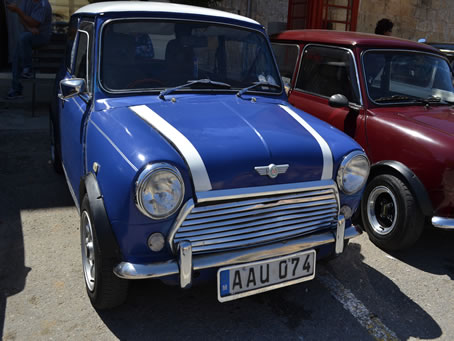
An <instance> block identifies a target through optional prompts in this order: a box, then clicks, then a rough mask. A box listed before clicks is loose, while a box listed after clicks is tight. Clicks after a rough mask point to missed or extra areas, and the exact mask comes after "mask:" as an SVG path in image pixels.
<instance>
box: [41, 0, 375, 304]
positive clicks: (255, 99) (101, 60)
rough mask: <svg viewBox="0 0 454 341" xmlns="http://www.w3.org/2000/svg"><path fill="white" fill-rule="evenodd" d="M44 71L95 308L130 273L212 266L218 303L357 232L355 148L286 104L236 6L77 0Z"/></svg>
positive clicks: (303, 267) (301, 268)
mask: <svg viewBox="0 0 454 341" xmlns="http://www.w3.org/2000/svg"><path fill="white" fill-rule="evenodd" d="M56 84H58V87H56V89H57V90H56V91H55V102H54V105H53V110H52V112H51V116H50V117H51V121H50V123H51V125H50V128H51V129H50V131H51V142H52V143H51V152H52V157H53V161H54V166H55V168H56V169H57V170H60V169H61V170H62V171H63V172H64V174H65V176H66V180H67V183H68V187H69V189H70V192H71V194H72V196H73V198H74V202H75V204H76V206H77V208H78V209H79V212H80V221H81V225H80V233H81V244H82V245H81V250H82V263H83V273H84V277H85V283H86V288H87V292H88V295H89V297H90V300H91V302H92V304H93V306H94V307H96V308H98V309H105V308H110V307H113V306H116V305H119V304H121V303H122V302H123V301H124V300H125V298H126V296H127V291H128V283H129V280H132V279H145V278H160V279H163V280H165V282H166V283H172V282H175V283H178V284H179V285H180V286H181V288H188V287H190V286H191V285H192V284H193V283H194V282H197V281H201V280H207V279H209V278H213V279H216V281H217V282H216V283H217V284H216V285H217V289H216V290H217V296H218V299H219V301H221V302H224V301H229V300H233V299H237V298H241V297H245V296H248V295H252V294H255V293H260V292H264V291H267V290H271V289H275V288H278V287H283V286H286V285H291V284H295V283H299V282H302V281H305V280H310V279H312V278H314V276H315V265H316V260H317V259H320V258H323V257H329V256H335V255H337V254H340V253H342V252H343V249H344V245H345V244H346V241H348V239H350V238H352V237H354V236H356V235H358V234H359V233H360V232H359V229H357V228H356V227H355V226H354V225H353V224H352V222H351V217H352V215H353V213H354V212H355V210H356V208H357V206H358V203H359V200H360V196H361V193H362V191H363V186H364V184H365V181H366V179H367V176H368V173H369V161H368V159H367V157H366V156H365V154H364V152H363V150H362V148H361V147H360V146H359V145H358V144H357V143H356V142H355V141H353V140H352V139H350V138H349V137H347V136H346V135H344V134H343V133H341V132H340V131H339V130H337V129H335V128H333V127H332V126H330V125H328V124H326V123H324V122H321V121H319V120H318V119H316V118H314V117H313V116H311V115H308V114H306V113H304V112H303V111H301V110H298V109H296V108H294V107H292V106H291V105H289V103H288V102H287V97H286V94H285V91H284V88H283V85H282V82H281V78H280V75H279V72H278V69H277V66H276V62H275V60H274V56H273V54H272V52H271V48H270V43H269V40H268V38H267V35H266V32H265V30H264V28H263V27H262V26H261V25H260V24H258V23H257V22H255V21H253V20H251V19H249V18H245V17H242V16H239V15H234V14H230V13H225V12H221V11H217V10H212V9H206V8H198V7H192V6H184V5H176V4H169V3H156V2H129V1H128V2H110V3H109V2H101V3H95V4H91V5H88V6H85V7H83V8H81V9H79V10H78V11H77V12H76V13H75V14H74V15H73V16H72V18H71V22H70V27H69V31H68V45H67V53H66V61H65V64H64V66H63V67H62V70H61V72H60V75H59V76H58V77H57V83H56ZM213 289H214V288H213ZM213 291H214V290H213Z"/></svg>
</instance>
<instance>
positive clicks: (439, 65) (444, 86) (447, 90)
mask: <svg viewBox="0 0 454 341" xmlns="http://www.w3.org/2000/svg"><path fill="white" fill-rule="evenodd" d="M363 64H364V71H365V76H366V84H367V92H368V95H369V98H370V99H371V100H372V101H374V102H375V103H377V104H380V105H389V104H396V103H399V104H406V103H410V104H414V103H423V104H428V103H431V104H432V103H439V104H446V103H452V102H454V88H453V83H452V81H453V80H452V75H451V69H450V68H449V65H448V63H447V62H446V60H444V59H443V58H441V57H437V56H435V55H431V54H427V53H419V52H411V51H408V52H406V51H376V50H373V51H368V52H366V53H365V54H364V56H363Z"/></svg>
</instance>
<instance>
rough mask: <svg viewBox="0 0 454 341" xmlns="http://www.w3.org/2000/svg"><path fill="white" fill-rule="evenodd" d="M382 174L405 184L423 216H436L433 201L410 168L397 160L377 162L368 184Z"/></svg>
mask: <svg viewBox="0 0 454 341" xmlns="http://www.w3.org/2000/svg"><path fill="white" fill-rule="evenodd" d="M380 174H389V175H393V176H395V177H396V178H398V179H400V180H401V181H402V182H404V183H405V185H406V186H407V187H408V189H409V190H410V191H411V193H412V194H413V197H414V198H415V199H416V202H417V204H418V206H419V209H420V210H421V212H422V213H423V215H424V216H426V217H431V216H433V215H434V210H433V207H432V201H431V200H430V197H429V194H428V193H427V190H426V188H425V187H424V185H423V183H422V182H421V180H420V179H419V178H418V177H417V176H416V174H415V173H413V171H412V170H411V169H410V168H408V167H407V166H406V165H404V164H403V163H401V162H399V161H395V160H384V161H380V162H377V163H375V164H373V165H372V166H371V169H370V173H369V179H368V183H369V182H370V181H372V179H373V178H375V177H376V176H378V175H380Z"/></svg>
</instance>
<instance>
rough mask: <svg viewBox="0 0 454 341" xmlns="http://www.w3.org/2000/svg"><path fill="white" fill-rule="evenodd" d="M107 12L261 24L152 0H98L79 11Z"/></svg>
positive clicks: (231, 15)
mask: <svg viewBox="0 0 454 341" xmlns="http://www.w3.org/2000/svg"><path fill="white" fill-rule="evenodd" d="M107 12H167V13H181V14H198V15H207V16H213V17H222V18H228V19H234V20H240V21H245V22H248V23H252V24H256V25H260V24H259V23H258V22H257V21H255V20H252V19H250V18H247V17H243V16H242V15H238V14H233V13H228V12H224V11H219V10H215V9H211V8H204V7H197V6H190V5H180V4H173V3H168V2H151V1H111V2H96V3H93V4H89V5H86V6H84V7H81V8H79V9H78V10H77V11H76V12H75V14H78V13H91V14H99V13H107Z"/></svg>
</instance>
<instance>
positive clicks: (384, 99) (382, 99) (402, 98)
mask: <svg viewBox="0 0 454 341" xmlns="http://www.w3.org/2000/svg"><path fill="white" fill-rule="evenodd" d="M409 100H412V101H414V100H415V98H414V97H408V96H403V95H393V96H389V97H380V98H377V99H374V101H375V102H377V103H382V102H392V101H398V102H400V101H409Z"/></svg>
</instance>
